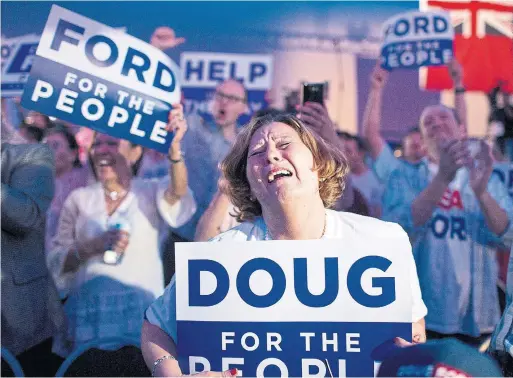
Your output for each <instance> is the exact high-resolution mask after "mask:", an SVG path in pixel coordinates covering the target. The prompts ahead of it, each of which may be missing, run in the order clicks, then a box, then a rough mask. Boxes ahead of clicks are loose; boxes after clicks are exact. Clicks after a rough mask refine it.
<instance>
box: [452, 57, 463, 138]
mask: <svg viewBox="0 0 513 378" xmlns="http://www.w3.org/2000/svg"><path fill="white" fill-rule="evenodd" d="M449 73H450V74H451V79H452V82H453V85H454V108H455V110H456V114H457V115H458V118H459V122H460V124H461V125H462V126H464V127H465V130H466V131H467V132H468V124H467V102H466V100H465V87H464V86H463V68H462V67H461V65H460V63H459V62H458V61H457V60H456V59H454V60H452V61H451V63H449Z"/></svg>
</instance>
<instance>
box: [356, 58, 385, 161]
mask: <svg viewBox="0 0 513 378" xmlns="http://www.w3.org/2000/svg"><path fill="white" fill-rule="evenodd" d="M387 79H388V72H387V71H386V70H385V69H383V68H381V65H380V63H379V61H378V63H377V64H376V67H374V70H373V71H372V74H371V77H370V82H371V86H370V92H369V97H368V98H367V104H366V106H365V111H364V113H363V123H362V128H363V137H364V138H365V139H366V141H367V143H368V144H369V148H370V153H371V156H372V158H373V159H376V158H377V157H378V156H379V154H380V153H381V151H382V150H383V146H384V145H385V140H384V139H383V137H382V136H381V117H382V107H383V105H382V99H383V90H384V88H385V84H386V82H387Z"/></svg>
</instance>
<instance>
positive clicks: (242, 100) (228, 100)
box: [212, 79, 247, 127]
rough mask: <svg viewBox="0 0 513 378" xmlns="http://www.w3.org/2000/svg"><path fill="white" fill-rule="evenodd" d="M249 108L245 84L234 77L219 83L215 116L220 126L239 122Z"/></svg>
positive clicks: (215, 99) (215, 101) (213, 111)
mask: <svg viewBox="0 0 513 378" xmlns="http://www.w3.org/2000/svg"><path fill="white" fill-rule="evenodd" d="M246 110H247V92H246V88H244V85H242V84H241V83H240V82H238V81H237V80H234V79H228V80H225V81H224V82H222V83H221V84H219V85H218V86H217V88H216V92H215V96H214V106H213V110H212V113H213V116H214V119H215V121H216V124H217V125H218V126H220V127H225V126H230V125H233V124H236V123H237V120H238V119H239V117H240V116H241V115H242V114H244V113H245V112H246Z"/></svg>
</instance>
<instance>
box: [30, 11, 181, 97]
mask: <svg viewBox="0 0 513 378" xmlns="http://www.w3.org/2000/svg"><path fill="white" fill-rule="evenodd" d="M47 30H48V31H49V32H48V33H45V34H44V35H43V37H42V38H41V42H40V44H39V48H38V50H37V55H39V56H41V57H43V58H47V59H50V60H53V61H55V62H57V63H61V64H63V65H66V66H69V67H71V68H74V69H76V70H79V71H83V72H87V73H89V74H92V75H94V76H96V77H98V78H101V79H104V80H108V81H111V82H115V83H116V84H119V85H121V86H125V87H128V88H132V89H134V90H136V91H138V92H140V93H143V94H146V95H148V96H152V97H155V98H158V99H160V100H162V101H166V102H168V103H177V102H179V101H180V84H179V80H180V77H179V68H178V67H177V66H176V64H175V63H174V62H173V61H172V60H171V59H170V58H169V57H168V56H167V55H166V54H164V53H163V52H160V51H159V52H156V51H155V49H154V47H152V46H150V45H148V44H147V43H144V42H142V41H139V40H137V39H136V38H134V37H131V36H130V35H128V34H125V33H123V32H121V31H120V30H116V29H113V28H110V27H107V26H105V25H102V24H100V23H97V22H95V21H93V20H90V19H88V18H86V17H83V16H80V15H78V14H75V13H73V12H69V11H67V10H66V9H63V8H60V7H58V6H55V5H54V6H53V7H52V12H51V13H50V16H49V17H48V21H47ZM70 56H73V57H75V59H69V57H70ZM150 56H151V57H152V59H150V58H149V57H150ZM156 56H159V57H158V58H157V59H156Z"/></svg>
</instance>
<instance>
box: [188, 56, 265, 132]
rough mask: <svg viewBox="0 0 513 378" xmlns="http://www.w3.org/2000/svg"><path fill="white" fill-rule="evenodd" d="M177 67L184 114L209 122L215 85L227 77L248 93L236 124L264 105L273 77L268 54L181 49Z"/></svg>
mask: <svg viewBox="0 0 513 378" xmlns="http://www.w3.org/2000/svg"><path fill="white" fill-rule="evenodd" d="M180 68H181V70H182V71H181V72H182V80H181V83H182V90H183V93H184V97H185V100H184V108H185V112H186V114H198V115H199V116H201V117H203V118H204V119H205V120H207V121H211V120H212V115H211V112H212V108H211V105H212V99H213V95H214V91H215V88H216V87H217V85H219V84H220V83H221V82H223V81H224V80H226V79H230V78H231V79H235V80H237V81H240V82H241V83H242V84H244V86H245V88H246V90H247V94H248V110H247V112H246V114H243V115H242V116H241V117H240V119H239V124H241V125H243V124H245V123H247V122H248V121H249V119H250V117H251V116H252V115H253V113H255V112H256V111H258V110H260V109H264V108H265V107H267V101H266V98H265V97H266V93H267V91H268V90H269V89H271V86H272V77H273V76H272V75H273V57H272V56H271V55H260V54H224V53H210V52H184V53H182V54H181V56H180Z"/></svg>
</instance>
